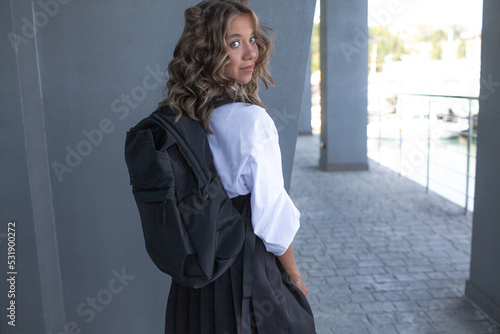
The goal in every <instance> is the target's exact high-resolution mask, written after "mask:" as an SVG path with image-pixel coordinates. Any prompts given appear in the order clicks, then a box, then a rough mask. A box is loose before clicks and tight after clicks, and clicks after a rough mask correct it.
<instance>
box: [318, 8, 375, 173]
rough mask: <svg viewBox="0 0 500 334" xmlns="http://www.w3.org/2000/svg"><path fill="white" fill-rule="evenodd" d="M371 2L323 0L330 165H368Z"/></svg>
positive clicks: (325, 146)
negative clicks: (369, 7) (369, 12)
mask: <svg viewBox="0 0 500 334" xmlns="http://www.w3.org/2000/svg"><path fill="white" fill-rule="evenodd" d="M367 21H368V2H367V0H362V1H336V0H321V28H320V34H321V148H320V152H321V153H320V162H319V164H320V167H321V168H322V169H324V170H327V171H342V170H366V169H368V162H367V148H366V140H367V137H366V124H367V91H368V23H367Z"/></svg>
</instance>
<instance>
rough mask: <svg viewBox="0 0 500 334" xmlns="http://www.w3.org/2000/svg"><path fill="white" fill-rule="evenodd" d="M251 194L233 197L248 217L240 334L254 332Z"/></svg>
mask: <svg viewBox="0 0 500 334" xmlns="http://www.w3.org/2000/svg"><path fill="white" fill-rule="evenodd" d="M250 196H251V194H248V195H243V196H238V197H234V198H232V199H231V200H232V202H233V205H234V206H235V207H236V208H237V209H238V211H240V212H241V215H242V216H243V217H246V218H247V219H246V227H245V244H244V246H243V247H244V249H243V299H242V301H241V322H238V334H250V333H252V327H251V326H252V317H251V303H252V283H253V254H254V251H255V234H254V232H253V228H252V219H251V217H252V214H251V209H250Z"/></svg>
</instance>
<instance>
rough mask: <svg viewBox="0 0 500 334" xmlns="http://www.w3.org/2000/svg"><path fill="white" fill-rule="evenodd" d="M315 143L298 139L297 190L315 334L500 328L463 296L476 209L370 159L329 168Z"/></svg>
mask: <svg viewBox="0 0 500 334" xmlns="http://www.w3.org/2000/svg"><path fill="white" fill-rule="evenodd" d="M318 147H319V137H318V136H317V135H315V136H300V137H299V138H298V142H297V150H296V155H295V162H294V168H293V175H292V182H291V189H290V195H291V197H292V199H293V200H294V203H295V204H296V206H297V208H298V209H299V210H300V211H301V224H302V227H301V229H300V230H299V233H298V234H297V237H296V239H295V241H294V250H295V253H296V259H297V263H298V266H299V269H300V270H301V273H302V276H303V279H304V281H305V282H306V284H307V285H308V287H309V294H308V299H309V301H310V303H311V307H312V308H313V312H314V315H315V319H316V326H317V331H318V334H322V333H335V334H342V333H352V334H364V333H370V334H375V333H381V334H392V333H398V334H406V333H408V334H409V333H412V334H413V333H415V334H431V333H438V334H447V333H450V334H462V333H463V334H466V333H467V334H469V333H470V334H476V333H500V327H498V326H497V325H495V324H494V323H492V322H491V321H490V320H489V319H488V317H487V316H486V315H485V314H484V313H483V312H482V311H480V310H479V309H478V308H477V307H476V306H475V305H474V304H473V303H472V302H470V301H469V300H468V299H467V298H466V297H465V296H464V289H465V281H466V280H467V279H468V275H469V261H470V240H471V226H472V217H471V215H470V214H469V215H464V212H463V208H461V207H459V206H457V205H455V204H453V203H451V202H450V201H448V200H446V199H444V198H442V197H440V196H438V195H436V194H433V193H430V194H427V193H426V192H425V189H424V188H423V187H421V186H420V185H418V184H416V183H414V182H413V181H411V180H408V179H406V178H404V177H400V176H399V175H398V174H397V173H394V172H393V171H391V170H389V169H387V168H385V167H383V166H380V165H378V164H377V163H376V162H373V161H370V170H369V171H364V172H330V173H327V172H323V171H321V170H320V169H319V167H318V159H319V148H318Z"/></svg>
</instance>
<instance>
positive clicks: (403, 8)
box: [316, 0, 483, 30]
mask: <svg viewBox="0 0 500 334" xmlns="http://www.w3.org/2000/svg"><path fill="white" fill-rule="evenodd" d="M319 3H320V0H317V3H316V5H317V6H319ZM317 8H318V7H317ZM316 15H318V16H319V11H318V10H317V11H316ZM482 16H483V0H368V17H369V20H368V21H369V23H370V26H376V25H382V26H385V25H388V26H389V27H390V28H396V27H399V26H402V25H412V24H428V25H438V26H440V25H450V24H459V25H463V26H466V27H469V28H471V30H480V29H481V24H482Z"/></svg>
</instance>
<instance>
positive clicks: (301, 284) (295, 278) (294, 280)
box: [289, 276, 309, 296]
mask: <svg viewBox="0 0 500 334" xmlns="http://www.w3.org/2000/svg"><path fill="white" fill-rule="evenodd" d="M289 278H290V282H291V283H292V284H293V285H295V286H296V287H297V288H299V289H300V291H302V293H303V294H304V296H307V292H309V289H308V288H307V286H306V285H305V283H304V281H303V280H302V277H300V276H289Z"/></svg>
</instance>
